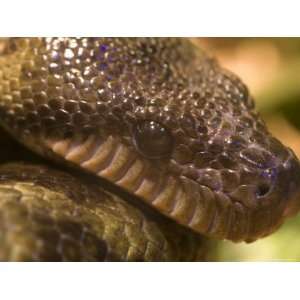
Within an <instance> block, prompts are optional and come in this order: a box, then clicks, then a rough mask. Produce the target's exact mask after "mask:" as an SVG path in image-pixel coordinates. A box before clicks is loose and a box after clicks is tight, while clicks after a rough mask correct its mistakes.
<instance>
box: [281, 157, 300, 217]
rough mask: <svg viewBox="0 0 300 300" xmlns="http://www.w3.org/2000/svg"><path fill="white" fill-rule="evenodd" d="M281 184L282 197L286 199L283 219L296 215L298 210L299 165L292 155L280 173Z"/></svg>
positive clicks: (299, 198) (299, 200) (299, 194)
mask: <svg viewBox="0 0 300 300" xmlns="http://www.w3.org/2000/svg"><path fill="white" fill-rule="evenodd" d="M281 178H282V183H281V182H278V185H279V186H280V185H283V186H282V188H283V190H284V189H285V193H284V194H283V195H282V197H283V198H286V207H285V210H284V212H283V216H284V217H291V216H294V215H296V214H297V213H298V212H299V210H300V163H299V161H298V160H297V158H296V157H295V156H294V155H293V154H292V156H291V157H290V159H288V160H287V161H286V162H285V163H284V171H283V172H282V177H281Z"/></svg>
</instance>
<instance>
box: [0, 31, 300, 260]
mask: <svg viewBox="0 0 300 300" xmlns="http://www.w3.org/2000/svg"><path fill="white" fill-rule="evenodd" d="M0 126H1V128H2V130H3V133H1V136H9V137H11V138H12V141H11V142H10V143H12V145H13V147H12V148H5V147H3V149H4V150H6V151H4V152H5V153H4V154H1V157H2V159H1V164H0V260H2V261H199V260H200V261H201V260H205V259H207V257H208V256H209V253H210V245H211V243H213V241H218V240H224V239H226V240H230V241H232V242H242V241H244V242H253V241H255V240H257V239H259V238H262V237H265V236H268V235H269V234H271V233H273V232H274V231H276V230H277V229H278V228H279V227H280V225H281V224H282V223H283V222H284V220H285V219H286V218H288V217H292V216H294V215H296V214H297V213H298V211H299V208H300V195H299V193H300V165H299V161H298V159H297V157H296V156H295V154H294V153H293V151H292V150H291V149H290V148H288V147H286V146H284V145H283V144H282V143H281V142H280V141H279V140H277V139H276V138H275V137H273V136H272V134H271V133H270V132H269V131H268V129H267V127H266V125H265V123H264V121H263V119H262V118H261V116H260V114H259V113H258V112H257V111H256V109H255V103H254V100H253V97H252V96H251V94H250V92H249V91H248V88H247V86H246V85H245V84H244V83H243V82H242V81H241V79H240V78H239V77H238V76H236V75H235V74H233V73H232V72H230V71H228V70H227V69H225V68H223V67H222V66H221V65H220V64H219V63H218V61H217V59H216V58H214V57H213V56H211V55H210V54H208V53H206V52H205V51H204V50H203V49H201V48H200V47H199V46H198V45H196V44H195V43H194V41H193V40H191V39H188V38H125V37H122V38H108V37H106V38H102V37H101V38H100V37H97V38H92V37H84V38H75V37H74V38H62V37H58V38H48V37H47V38H9V39H5V40H3V47H2V48H1V50H0ZM14 143H15V144H14ZM17 149H19V150H17ZM5 155H6V156H10V157H9V158H8V159H5V158H4V157H5ZM32 156H33V159H29V158H28V157H32ZM12 157H13V158H12Z"/></svg>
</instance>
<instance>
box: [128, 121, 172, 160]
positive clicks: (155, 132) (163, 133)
mask: <svg viewBox="0 0 300 300" xmlns="http://www.w3.org/2000/svg"><path fill="white" fill-rule="evenodd" d="M133 137H134V143H135V146H136V148H137V150H138V151H139V152H140V153H141V154H142V155H144V156H146V157H147V158H151V159H155V158H163V157H166V156H168V155H169V154H170V153H171V152H172V150H173V137H172V135H171V133H170V132H169V130H168V129H167V128H165V127H164V126H162V125H161V124H160V123H157V122H155V121H151V120H144V121H141V122H139V123H138V124H137V125H136V126H135V128H134V131H133Z"/></svg>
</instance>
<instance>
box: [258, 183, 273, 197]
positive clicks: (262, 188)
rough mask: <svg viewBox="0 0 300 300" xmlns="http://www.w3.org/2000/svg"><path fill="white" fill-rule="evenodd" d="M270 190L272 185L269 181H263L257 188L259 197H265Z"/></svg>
mask: <svg viewBox="0 0 300 300" xmlns="http://www.w3.org/2000/svg"><path fill="white" fill-rule="evenodd" d="M269 191H270V185H269V184H267V183H261V184H259V185H258V187H257V190H256V195H257V197H264V196H265V195H266V194H268V192H269Z"/></svg>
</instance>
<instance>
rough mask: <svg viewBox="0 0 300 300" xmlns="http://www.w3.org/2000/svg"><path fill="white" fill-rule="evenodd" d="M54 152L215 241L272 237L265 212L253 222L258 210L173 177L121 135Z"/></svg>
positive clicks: (77, 141) (64, 145)
mask: <svg viewBox="0 0 300 300" xmlns="http://www.w3.org/2000/svg"><path fill="white" fill-rule="evenodd" d="M45 144H46V146H47V148H48V149H50V150H51V151H52V152H53V153H54V154H56V155H58V156H60V157H62V158H63V159H65V160H67V161H68V162H70V163H72V164H74V165H76V166H79V167H80V168H82V169H84V170H85V171H87V172H89V173H92V174H96V175H97V176H99V177H101V178H104V179H106V180H108V181H109V182H112V183H114V184H115V185H117V186H119V187H121V188H123V189H124V190H126V191H127V192H129V193H131V194H134V195H136V196H137V197H138V198H140V199H142V200H143V201H144V202H146V203H147V204H149V205H150V206H152V207H155V208H156V209H157V210H158V211H160V212H161V213H163V214H164V215H166V216H167V217H171V218H172V219H174V220H175V221H176V222H178V223H180V224H183V225H185V226H187V227H189V228H191V229H192V230H194V231H196V232H198V233H201V234H205V235H207V236H210V237H214V238H226V239H230V240H234V241H242V240H247V241H252V240H255V239H257V238H258V237H261V236H263V235H266V234H268V233H269V231H270V230H268V232H265V228H270V227H271V228H272V231H273V228H274V226H275V224H274V223H275V222H274V220H276V219H278V218H277V212H276V211H277V210H276V211H272V213H274V214H276V216H275V218H274V217H272V218H271V215H270V211H269V210H268V208H267V209H262V208H260V211H259V213H260V214H261V215H262V216H263V221H262V222H260V224H254V220H255V219H256V217H255V215H256V214H257V213H258V212H256V211H254V212H253V211H250V210H249V209H248V208H247V207H245V205H244V204H242V203H241V202H238V201H233V199H231V197H230V195H227V194H225V193H223V192H218V191H213V190H211V189H210V188H209V187H207V186H204V185H200V184H198V183H196V182H194V181H192V180H190V179H188V178H186V177H184V176H179V177H174V176H172V175H170V174H167V173H166V172H163V171H162V170H157V169H156V168H154V167H153V166H151V165H150V164H149V162H147V161H146V160H143V159H142V158H141V157H140V156H139V155H138V154H137V153H136V152H135V151H134V149H131V148H130V146H128V145H125V144H124V143H123V142H122V141H121V140H120V139H119V138H118V137H114V136H108V137H107V138H101V137H99V136H98V135H90V136H88V137H81V136H75V137H73V138H67V139H63V140H53V139H49V138H48V139H46V140H45Z"/></svg>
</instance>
